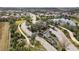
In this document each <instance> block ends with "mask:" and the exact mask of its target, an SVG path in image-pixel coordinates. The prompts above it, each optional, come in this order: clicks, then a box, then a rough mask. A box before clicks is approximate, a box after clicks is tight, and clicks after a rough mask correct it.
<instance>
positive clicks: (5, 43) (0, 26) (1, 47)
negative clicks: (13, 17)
mask: <svg viewBox="0 0 79 59" xmlns="http://www.w3.org/2000/svg"><path fill="white" fill-rule="evenodd" d="M8 49H9V23H7V22H4V23H0V51H7V50H8Z"/></svg>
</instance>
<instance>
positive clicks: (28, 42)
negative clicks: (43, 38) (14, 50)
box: [18, 25, 31, 47]
mask: <svg viewBox="0 0 79 59" xmlns="http://www.w3.org/2000/svg"><path fill="white" fill-rule="evenodd" d="M18 30H19V31H20V32H21V34H22V35H23V36H24V37H25V39H26V41H27V47H29V46H30V45H31V44H30V41H29V38H28V37H27V36H26V35H25V34H24V33H23V31H22V29H21V28H20V25H18Z"/></svg>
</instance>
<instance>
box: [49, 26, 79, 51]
mask: <svg viewBox="0 0 79 59" xmlns="http://www.w3.org/2000/svg"><path fill="white" fill-rule="evenodd" d="M50 27H52V28H53V27H54V26H52V25H50ZM50 31H51V32H52V33H53V34H55V35H56V37H57V38H58V40H59V42H60V43H61V45H62V47H64V48H65V49H66V50H67V51H78V48H77V47H75V46H74V44H72V42H70V41H69V39H68V38H67V37H66V36H65V34H64V33H63V32H62V31H61V30H60V29H58V28H56V27H54V29H51V28H50Z"/></svg>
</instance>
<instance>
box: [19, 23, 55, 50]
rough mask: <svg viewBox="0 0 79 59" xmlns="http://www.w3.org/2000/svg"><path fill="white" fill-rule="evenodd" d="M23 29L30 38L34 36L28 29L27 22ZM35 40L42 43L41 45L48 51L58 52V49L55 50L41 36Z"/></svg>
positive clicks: (22, 26)
mask: <svg viewBox="0 0 79 59" xmlns="http://www.w3.org/2000/svg"><path fill="white" fill-rule="evenodd" d="M21 29H22V30H23V31H24V32H25V33H26V34H27V35H28V36H31V35H32V32H31V31H29V30H28V29H27V26H26V24H25V22H24V23H22V24H21ZM35 39H36V40H37V41H39V42H40V43H41V45H42V46H43V47H44V48H45V49H46V50H47V51H56V49H55V48H54V47H53V46H52V45H50V44H49V43H48V42H47V41H46V40H45V39H43V38H41V37H39V36H37V37H36V38H35Z"/></svg>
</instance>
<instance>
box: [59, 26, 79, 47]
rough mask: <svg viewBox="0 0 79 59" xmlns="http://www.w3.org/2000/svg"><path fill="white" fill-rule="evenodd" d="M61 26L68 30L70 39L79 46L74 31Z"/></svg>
mask: <svg viewBox="0 0 79 59" xmlns="http://www.w3.org/2000/svg"><path fill="white" fill-rule="evenodd" d="M60 28H62V29H64V30H66V31H67V32H68V33H69V36H70V38H71V39H70V40H71V41H72V42H73V43H74V44H75V45H76V46H79V41H77V39H76V38H75V37H74V35H73V33H72V32H71V31H70V30H68V29H66V28H64V27H61V26H60Z"/></svg>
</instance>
